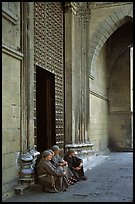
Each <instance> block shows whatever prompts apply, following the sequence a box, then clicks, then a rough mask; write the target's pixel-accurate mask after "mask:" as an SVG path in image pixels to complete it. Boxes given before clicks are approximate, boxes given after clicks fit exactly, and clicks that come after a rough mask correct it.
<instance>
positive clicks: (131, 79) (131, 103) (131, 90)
mask: <svg viewBox="0 0 135 204" xmlns="http://www.w3.org/2000/svg"><path fill="white" fill-rule="evenodd" d="M130 111H131V149H133V47H131V48H130Z"/></svg>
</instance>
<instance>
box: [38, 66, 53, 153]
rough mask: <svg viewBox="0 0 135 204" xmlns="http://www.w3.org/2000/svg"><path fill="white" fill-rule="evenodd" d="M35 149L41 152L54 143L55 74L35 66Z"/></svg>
mask: <svg viewBox="0 0 135 204" xmlns="http://www.w3.org/2000/svg"><path fill="white" fill-rule="evenodd" d="M36 118H37V120H36V121H37V151H39V152H42V151H44V150H45V149H49V148H51V146H52V145H54V144H55V143H56V133H55V129H56V128H55V76H54V74H52V73H50V72H49V71H46V70H45V69H43V68H41V67H39V66H36Z"/></svg>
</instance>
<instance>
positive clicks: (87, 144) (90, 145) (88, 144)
mask: <svg viewBox="0 0 135 204" xmlns="http://www.w3.org/2000/svg"><path fill="white" fill-rule="evenodd" d="M93 145H94V144H93V143H79V144H76V143H73V144H67V145H66V147H67V148H76V147H93Z"/></svg>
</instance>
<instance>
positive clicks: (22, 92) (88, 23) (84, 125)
mask: <svg viewBox="0 0 135 204" xmlns="http://www.w3.org/2000/svg"><path fill="white" fill-rule="evenodd" d="M132 22H133V3H132V2H116V3H115V2H66V3H61V2H2V187H3V199H5V198H6V197H8V196H12V195H13V192H14V191H13V189H14V186H16V185H17V182H18V170H19V165H18V157H19V155H20V154H21V153H27V151H29V150H30V149H31V148H34V149H36V150H38V151H40V152H41V151H43V150H44V149H48V148H50V147H51V146H52V145H53V144H58V145H59V146H60V147H61V149H62V150H63V152H64V151H66V149H67V148H70V147H72V148H75V149H76V151H77V152H78V154H80V155H81V156H83V157H84V158H86V159H88V158H89V157H90V156H91V155H92V154H95V153H100V152H101V153H104V152H106V151H107V150H108V149H110V150H111V149H115V150H116V149H117V150H120V149H131V148H132V142H133V141H132V140H133V139H132V111H131V83H130V82H131V78H130V72H131V69H130V67H131V66H130V62H131V61H130V48H131V47H132V41H133V39H132V38H133V26H132Z"/></svg>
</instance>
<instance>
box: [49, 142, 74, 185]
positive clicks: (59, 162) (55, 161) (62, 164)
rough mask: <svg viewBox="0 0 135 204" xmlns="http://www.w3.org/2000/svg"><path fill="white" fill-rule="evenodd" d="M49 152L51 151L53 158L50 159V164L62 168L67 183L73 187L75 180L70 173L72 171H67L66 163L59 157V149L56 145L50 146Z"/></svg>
mask: <svg viewBox="0 0 135 204" xmlns="http://www.w3.org/2000/svg"><path fill="white" fill-rule="evenodd" d="M51 150H52V151H53V153H54V154H53V157H52V160H51V161H52V163H53V164H54V165H55V166H56V167H62V168H63V170H64V171H65V172H66V174H65V175H66V177H67V179H68V183H69V184H71V185H74V183H75V182H76V179H75V178H74V175H73V173H72V171H71V170H70V169H69V167H68V163H67V162H66V161H64V159H63V158H61V157H60V148H59V146H57V145H54V146H52V148H51Z"/></svg>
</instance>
